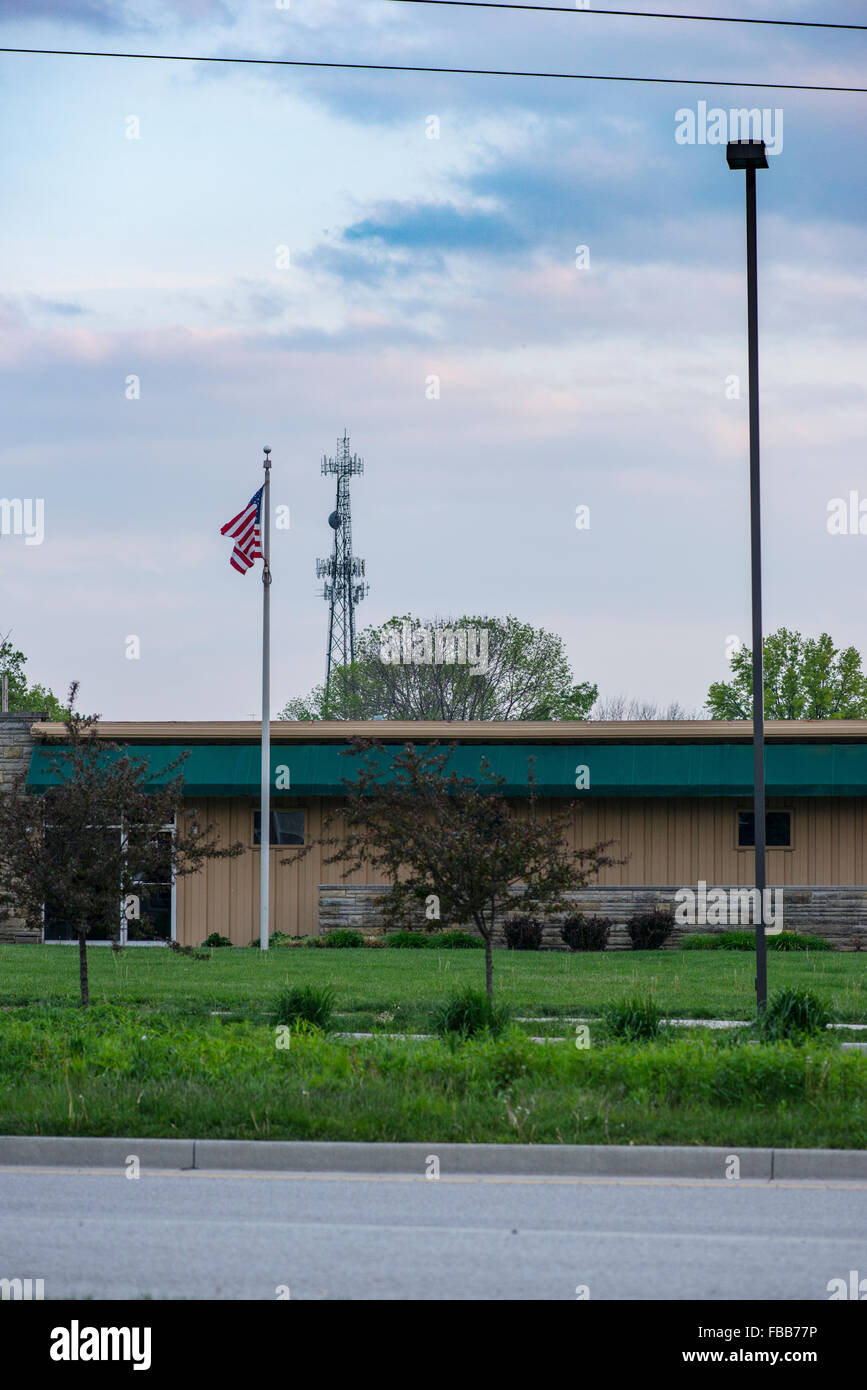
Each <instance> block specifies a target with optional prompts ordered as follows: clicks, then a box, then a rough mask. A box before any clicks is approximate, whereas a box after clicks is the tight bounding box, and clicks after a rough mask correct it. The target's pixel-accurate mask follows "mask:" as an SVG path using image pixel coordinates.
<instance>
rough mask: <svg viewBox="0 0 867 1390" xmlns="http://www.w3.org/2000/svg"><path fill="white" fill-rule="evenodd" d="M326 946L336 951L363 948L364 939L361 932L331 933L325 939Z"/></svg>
mask: <svg viewBox="0 0 867 1390" xmlns="http://www.w3.org/2000/svg"><path fill="white" fill-rule="evenodd" d="M324 945H326V946H333V947H334V949H335V950H338V951H341V950H347V949H349V948H350V947H353V946H363V945H364V937H363V936H362V935H361V932H360V931H330V932H328V934H327V935H326V937H325V941H324Z"/></svg>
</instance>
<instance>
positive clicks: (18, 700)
mask: <svg viewBox="0 0 867 1390" xmlns="http://www.w3.org/2000/svg"><path fill="white" fill-rule="evenodd" d="M9 636H10V634H9V633H7V634H6V636H5V637H3V638H0V676H4V675H5V676H7V677H8V678H9V709H10V711H11V710H26V711H30V710H33V711H41V710H44V711H45V713H46V714H47V716H48V718H49V719H55V720H61V719H64V718H65V717H66V713H67V711H66V710H65V709H64V708H63V706H62V705H61V703H60V701H59V700H58V698H57V696H56V695H55V694H54V692H53V691H51V690H47V689H46V688H45V686H44V685H28V683H27V676H26V675H25V673H24V667H25V666H26V664H27V658H26V656H25V655H24V653H23V652H19V651H16V650H15V648H14V647H13V645H12V643H11V642H10V640H9Z"/></svg>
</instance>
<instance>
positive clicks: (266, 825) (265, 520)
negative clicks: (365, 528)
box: [259, 447, 271, 951]
mask: <svg viewBox="0 0 867 1390" xmlns="http://www.w3.org/2000/svg"><path fill="white" fill-rule="evenodd" d="M262 466H263V468H264V469H265V485H264V487H263V489H262V507H261V513H260V520H261V530H262V788H261V799H260V805H261V811H260V818H259V824H260V827H261V830H260V834H259V853H260V856H261V864H260V870H261V877H260V880H259V945H260V947H261V948H262V950H263V951H267V950H268V937H269V935H270V921H271V902H270V899H271V527H270V520H271V450H270V449H269V448H267V447H266V449H265V462H264V464H263V465H262Z"/></svg>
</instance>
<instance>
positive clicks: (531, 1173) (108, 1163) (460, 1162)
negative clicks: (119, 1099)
mask: <svg viewBox="0 0 867 1390" xmlns="http://www.w3.org/2000/svg"><path fill="white" fill-rule="evenodd" d="M132 1155H136V1156H137V1157H138V1159H139V1162H140V1164H141V1166H142V1167H143V1168H146V1169H173V1170H175V1171H177V1170H179V1169H190V1170H192V1169H195V1170H196V1171H200V1172H207V1171H214V1172H226V1171H233V1170H234V1171H237V1172H284V1173H313V1172H316V1173H369V1174H372V1175H377V1174H404V1175H406V1176H409V1177H419V1176H423V1175H424V1173H425V1170H426V1166H427V1162H428V1160H429V1158H431V1157H433V1156H434V1155H435V1156H436V1157H437V1158H438V1159H439V1162H440V1169H441V1171H442V1174H443V1176H450V1175H470V1174H472V1175H487V1174H490V1175H494V1176H502V1177H512V1176H514V1177H654V1178H699V1179H701V1178H704V1179H713V1178H718V1179H721V1180H725V1179H726V1167H727V1162H728V1159H729V1158H730V1157H732V1156H736V1157H737V1158H739V1159H740V1177H742V1178H752V1179H758V1180H765V1181H767V1182H770V1181H772V1180H774V1179H814V1180H820V1181H823V1180H827V1181H831V1182H840V1181H844V1182H845V1181H857V1180H867V1150H862V1149H737V1148H734V1147H732V1148H728V1149H726V1148H699V1147H689V1148H687V1147H682V1148H675V1147H667V1146H666V1147H662V1146H660V1147H655V1146H652V1145H646V1146H645V1145H628V1146H625V1145H618V1144H588V1145H583V1144H438V1143H436V1141H432V1142H430V1143H427V1144H418V1143H410V1144H376V1143H361V1144H356V1143H352V1142H335V1143H331V1142H317V1141H305V1140H301V1141H297V1142H294V1141H288V1142H287V1141H276V1142H275V1141H267V1140H266V1141H261V1142H260V1141H258V1140H249V1139H88V1138H81V1139H79V1138H67V1137H65V1136H46V1135H39V1136H28V1135H0V1168H2V1167H9V1168H13V1167H28V1166H29V1167H49V1168H50V1167H71V1168H106V1169H111V1168H114V1169H116V1170H117V1171H118V1172H122V1171H123V1170H124V1168H125V1165H126V1161H127V1158H128V1157H130V1156H132Z"/></svg>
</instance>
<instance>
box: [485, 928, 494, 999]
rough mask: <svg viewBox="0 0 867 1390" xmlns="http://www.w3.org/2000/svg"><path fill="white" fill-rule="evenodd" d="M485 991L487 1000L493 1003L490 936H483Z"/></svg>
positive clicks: (492, 963)
mask: <svg viewBox="0 0 867 1390" xmlns="http://www.w3.org/2000/svg"><path fill="white" fill-rule="evenodd" d="M485 989H486V990H487V991H488V998H489V999H490V1001H491V1003H492V1004H493V1002H494V952H493V949H492V947H491V937H490V934H488V935H486V936H485Z"/></svg>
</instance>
